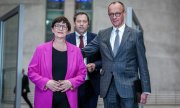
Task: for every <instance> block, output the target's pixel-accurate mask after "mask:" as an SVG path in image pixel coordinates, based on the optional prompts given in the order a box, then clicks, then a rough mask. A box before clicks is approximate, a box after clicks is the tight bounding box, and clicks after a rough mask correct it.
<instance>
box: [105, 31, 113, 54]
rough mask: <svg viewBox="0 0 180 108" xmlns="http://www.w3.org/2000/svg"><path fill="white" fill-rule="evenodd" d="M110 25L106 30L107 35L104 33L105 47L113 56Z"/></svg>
mask: <svg viewBox="0 0 180 108" xmlns="http://www.w3.org/2000/svg"><path fill="white" fill-rule="evenodd" d="M112 29H113V28H112V27H111V28H109V29H108V30H107V35H105V36H106V37H105V38H106V44H107V47H108V49H109V53H110V55H111V56H112V57H113V56H114V54H113V52H112V47H111V44H110V37H111V32H112Z"/></svg>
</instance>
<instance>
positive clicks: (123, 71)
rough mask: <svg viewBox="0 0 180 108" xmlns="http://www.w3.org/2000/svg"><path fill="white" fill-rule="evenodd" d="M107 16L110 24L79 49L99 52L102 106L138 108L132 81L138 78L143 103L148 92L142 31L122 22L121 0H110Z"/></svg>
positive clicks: (87, 51)
mask: <svg viewBox="0 0 180 108" xmlns="http://www.w3.org/2000/svg"><path fill="white" fill-rule="evenodd" d="M108 15H109V18H110V20H111V23H112V25H113V27H110V28H107V29H105V30H102V31H99V33H98V36H96V37H95V39H94V40H93V41H91V42H90V43H89V44H88V45H87V46H86V47H85V48H83V50H82V51H83V53H84V55H85V56H90V55H91V54H93V53H95V52H96V51H98V50H100V52H101V58H102V71H101V73H100V74H101V78H100V96H101V97H103V101H104V108H137V107H138V102H137V100H136V92H137V89H138V88H136V85H135V82H136V81H137V80H139V77H140V82H141V86H142V94H141V97H140V103H142V104H145V103H146V102H147V97H148V94H150V92H151V87H150V77H149V71H148V67H147V60H146V55H145V46H144V42H143V34H142V32H139V31H137V30H134V29H132V28H130V27H128V26H127V25H125V22H124V20H125V7H124V4H123V3H122V2H120V1H116V2H112V3H111V4H110V5H109V6H108Z"/></svg>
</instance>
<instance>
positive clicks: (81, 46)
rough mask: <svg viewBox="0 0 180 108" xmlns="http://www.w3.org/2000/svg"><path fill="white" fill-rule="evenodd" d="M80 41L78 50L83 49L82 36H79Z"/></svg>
mask: <svg viewBox="0 0 180 108" xmlns="http://www.w3.org/2000/svg"><path fill="white" fill-rule="evenodd" d="M79 39H80V44H79V48H84V41H83V36H82V35H81V36H79Z"/></svg>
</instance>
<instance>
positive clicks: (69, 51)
mask: <svg viewBox="0 0 180 108" xmlns="http://www.w3.org/2000/svg"><path fill="white" fill-rule="evenodd" d="M66 45H67V57H68V58H67V60H68V62H67V72H66V77H65V79H67V78H68V76H70V72H71V70H72V66H73V65H72V60H73V57H74V55H73V54H74V53H73V49H72V47H71V46H70V44H69V43H68V42H66Z"/></svg>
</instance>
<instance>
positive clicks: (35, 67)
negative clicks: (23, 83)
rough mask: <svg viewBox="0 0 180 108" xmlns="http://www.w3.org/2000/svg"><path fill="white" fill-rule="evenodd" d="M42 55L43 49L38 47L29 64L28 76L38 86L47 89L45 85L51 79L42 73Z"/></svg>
mask: <svg viewBox="0 0 180 108" xmlns="http://www.w3.org/2000/svg"><path fill="white" fill-rule="evenodd" d="M41 55H42V51H41V50H40V48H38V47H37V48H36V50H35V52H34V54H33V56H32V59H31V61H30V64H29V66H28V77H29V79H30V80H31V81H32V82H33V83H34V84H35V85H36V86H37V87H38V88H40V89H41V90H45V89H44V88H45V85H46V83H47V81H48V80H49V79H48V78H47V77H43V76H41V75H40V69H41V67H40V62H41V58H42V57H41Z"/></svg>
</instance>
